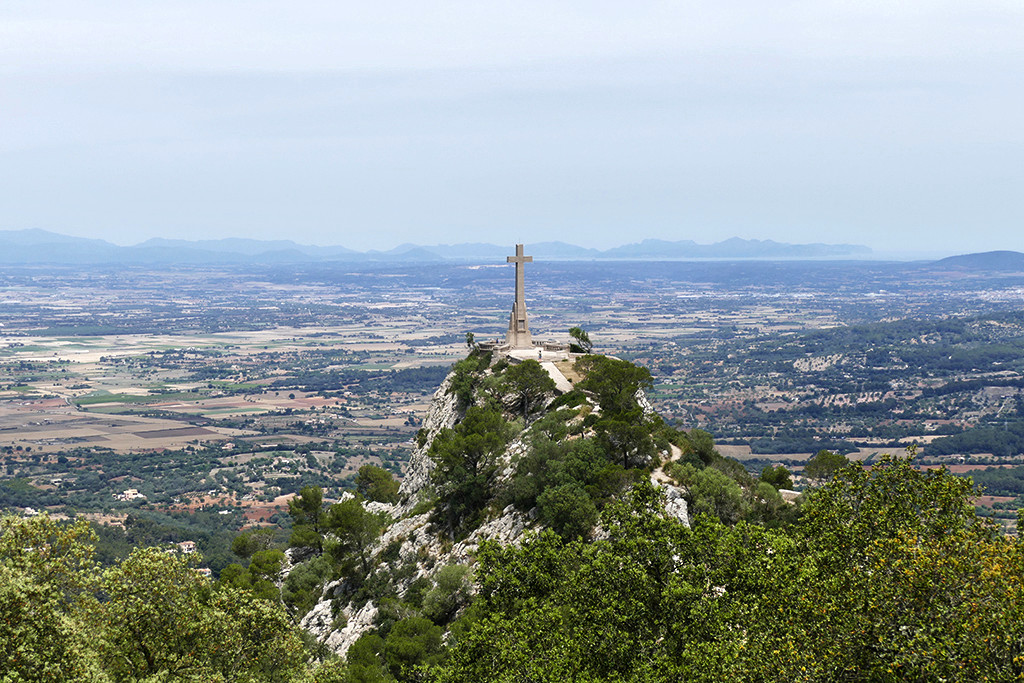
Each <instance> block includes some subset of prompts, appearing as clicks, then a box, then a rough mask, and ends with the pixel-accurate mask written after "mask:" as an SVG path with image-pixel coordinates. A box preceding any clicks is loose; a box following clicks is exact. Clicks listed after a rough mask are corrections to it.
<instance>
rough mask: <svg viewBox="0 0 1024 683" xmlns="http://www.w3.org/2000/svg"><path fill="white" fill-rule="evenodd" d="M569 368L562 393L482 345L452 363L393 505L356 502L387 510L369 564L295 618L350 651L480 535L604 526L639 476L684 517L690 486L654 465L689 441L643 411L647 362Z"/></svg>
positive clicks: (535, 367) (467, 553)
mask: <svg viewBox="0 0 1024 683" xmlns="http://www.w3.org/2000/svg"><path fill="white" fill-rule="evenodd" d="M570 368H571V369H570ZM566 372H567V373H569V374H570V375H572V376H573V377H574V378H575V380H576V381H575V385H574V386H573V387H572V388H570V390H569V391H566V392H562V391H560V390H559V389H558V388H557V387H556V386H555V383H554V381H553V380H552V379H551V377H550V376H549V375H548V374H547V373H546V372H545V371H544V369H543V368H542V367H541V365H540V363H538V362H537V361H536V360H533V359H525V360H519V359H516V358H513V357H509V356H506V355H500V354H495V353H492V352H490V351H482V350H479V349H477V350H474V351H473V352H472V353H470V354H469V356H468V357H466V358H465V359H464V360H462V361H460V362H458V363H456V364H455V366H454V367H453V369H452V371H451V372H450V373H449V374H448V376H447V377H446V378H445V379H444V381H443V382H442V384H441V386H440V387H439V388H438V389H437V391H436V393H435V394H434V398H433V401H432V404H431V407H430V410H429V412H428V414H427V417H426V419H425V421H424V425H423V428H422V429H421V430H420V432H419V435H418V439H417V447H416V450H415V452H414V454H413V455H412V458H411V460H410V463H409V467H408V471H407V474H406V476H405V478H404V480H403V482H402V485H401V488H400V490H399V494H398V498H399V500H398V502H397V503H394V504H383V503H378V502H363V503H362V506H363V510H364V511H365V512H366V513H367V514H374V515H381V516H382V517H383V518H384V519H385V521H384V522H383V523H382V525H381V527H382V531H381V533H380V536H379V537H378V538H377V539H376V540H375V541H373V542H372V544H371V545H370V546H369V547H368V548H367V549H366V557H367V562H366V563H365V571H356V572H354V575H351V576H346V577H343V578H340V579H338V580H336V581H333V582H331V583H329V584H328V585H327V586H326V589H325V590H324V593H323V596H322V597H321V598H320V600H319V601H318V602H317V604H316V605H315V606H314V607H313V608H312V609H311V610H310V611H309V613H308V614H307V615H306V616H305V618H304V619H303V621H302V625H303V626H304V627H305V628H306V629H307V630H309V631H310V632H312V633H313V634H315V635H316V637H317V638H318V639H319V640H321V641H322V642H324V643H325V644H326V645H327V646H328V647H330V648H331V649H332V650H333V651H335V652H337V653H339V654H345V653H346V652H347V651H348V650H349V648H351V647H352V645H353V644H354V643H355V642H356V641H357V640H358V639H359V638H360V637H361V636H363V635H364V634H366V633H368V632H370V631H372V630H373V629H374V628H375V625H376V624H379V622H380V620H381V619H383V618H384V616H382V610H385V611H386V610H388V609H391V608H390V607H389V606H388V605H391V604H392V603H394V602H396V601H397V602H402V601H408V600H410V599H412V600H414V601H415V600H416V599H417V598H415V597H413V596H414V595H415V594H416V591H417V590H420V587H422V586H427V585H433V584H435V583H436V582H437V581H438V580H439V578H440V577H441V576H442V574H444V573H447V574H451V573H452V572H463V574H465V575H467V576H468V572H469V571H470V568H471V567H472V566H473V565H474V564H475V562H476V557H477V554H478V552H479V550H480V548H481V546H482V545H485V544H487V543H498V544H501V545H510V544H511V545H515V544H518V543H519V542H520V540H521V539H522V537H523V535H524V534H525V533H526V532H528V531H531V530H532V531H540V530H542V529H551V530H553V531H554V532H555V533H557V534H558V535H560V536H561V537H562V538H565V539H567V540H570V539H574V538H582V539H587V538H590V537H592V536H594V534H595V533H600V532H599V531H597V530H596V529H597V527H598V524H599V522H598V519H599V513H600V511H601V510H602V509H603V508H604V507H605V506H606V505H607V504H608V503H610V502H612V501H614V500H616V499H618V498H620V497H621V496H622V495H623V494H624V493H625V492H626V491H628V490H629V489H630V488H631V487H632V486H633V485H634V484H635V483H636V482H637V481H641V480H643V481H654V482H656V484H657V485H658V486H659V487H660V488H661V489H662V490H663V492H664V493H665V495H666V496H667V498H668V500H669V501H670V502H671V505H670V506H669V509H670V511H671V514H672V515H673V516H674V518H675V519H677V520H678V521H680V522H681V523H682V524H687V523H688V514H687V504H686V500H685V491H684V490H683V489H681V488H679V487H678V486H676V485H675V484H674V482H673V481H672V479H671V478H670V477H669V476H667V475H666V474H665V473H664V472H662V470H661V467H662V463H663V462H667V461H670V460H671V459H672V458H673V457H676V458H678V457H679V456H681V455H682V454H683V451H684V448H685V447H686V444H685V443H683V442H682V441H680V440H679V438H678V435H679V433H678V432H674V431H673V430H668V429H667V428H666V427H665V426H664V424H663V423H662V421H661V419H660V418H659V417H658V416H657V415H656V414H655V413H654V411H653V410H652V409H651V407H650V404H649V402H648V401H647V399H646V395H645V393H644V390H645V389H646V388H648V387H649V386H650V374H649V373H648V372H647V370H646V369H644V368H640V367H637V366H635V365H633V364H632V363H629V362H627V361H622V360H618V359H614V358H609V357H606V356H598V355H585V356H581V357H579V358H578V359H577V360H575V361H573V362H568V366H567V367H566ZM671 434H675V435H677V436H676V437H675V438H673V437H672V436H671ZM673 441H675V443H674V442H673ZM677 444H679V445H677ZM680 445H682V446H683V448H681V447H680ZM687 450H692V449H687ZM652 473H654V474H653V475H652ZM452 567H455V568H457V569H450V568H452ZM463 589H464V590H465V591H469V590H470V589H469V584H468V583H467V584H466V585H464V586H463ZM467 595H468V593H467ZM457 612H458V607H456V608H455V609H454V611H453V612H452V614H449V615H447V618H448V619H451V618H454V616H455V615H456V613H457Z"/></svg>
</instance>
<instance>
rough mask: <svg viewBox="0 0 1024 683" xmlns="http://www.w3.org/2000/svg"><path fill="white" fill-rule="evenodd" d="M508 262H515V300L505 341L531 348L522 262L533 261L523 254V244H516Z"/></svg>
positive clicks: (510, 344)
mask: <svg viewBox="0 0 1024 683" xmlns="http://www.w3.org/2000/svg"><path fill="white" fill-rule="evenodd" d="M507 262H508V263H514V264H516V300H515V303H513V304H512V315H511V316H510V317H509V319H508V335H507V336H506V337H505V341H506V342H508V345H509V346H511V347H512V348H513V349H532V348H533V339H532V338H531V337H530V323H529V321H528V320H527V318H526V285H525V282H524V268H523V264H524V263H533V257H532V256H523V245H521V244H517V245H516V255H515V256H509V257H508V261H507Z"/></svg>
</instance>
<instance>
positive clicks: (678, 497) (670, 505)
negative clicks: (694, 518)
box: [660, 484, 690, 526]
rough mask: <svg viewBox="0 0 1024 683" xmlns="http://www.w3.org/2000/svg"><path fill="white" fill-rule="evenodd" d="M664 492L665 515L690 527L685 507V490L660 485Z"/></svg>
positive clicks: (688, 514) (668, 485)
mask: <svg viewBox="0 0 1024 683" xmlns="http://www.w3.org/2000/svg"><path fill="white" fill-rule="evenodd" d="M660 486H661V488H662V489H664V490H665V497H666V501H665V513H666V514H668V515H669V516H670V517H675V518H676V519H678V520H679V521H680V522H682V523H683V524H685V525H686V526H690V513H689V509H688V507H687V505H686V489H682V488H679V487H678V486H673V485H671V484H660Z"/></svg>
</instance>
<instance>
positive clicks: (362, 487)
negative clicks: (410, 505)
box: [356, 465, 398, 503]
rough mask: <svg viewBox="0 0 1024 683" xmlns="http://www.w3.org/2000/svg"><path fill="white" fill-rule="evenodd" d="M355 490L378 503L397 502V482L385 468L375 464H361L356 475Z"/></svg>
mask: <svg viewBox="0 0 1024 683" xmlns="http://www.w3.org/2000/svg"><path fill="white" fill-rule="evenodd" d="M356 491H358V492H359V493H360V494H361V495H362V496H363V497H364V498H366V499H367V500H374V501H377V502H379V503H397V502H398V482H397V481H396V480H395V477H394V476H393V475H392V474H391V473H390V472H388V471H387V470H385V469H383V468H381V467H377V466H376V465H363V466H362V467H360V468H359V474H358V475H356Z"/></svg>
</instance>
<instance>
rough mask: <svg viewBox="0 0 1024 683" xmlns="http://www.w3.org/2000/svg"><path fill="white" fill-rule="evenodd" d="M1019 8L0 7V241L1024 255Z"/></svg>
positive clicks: (826, 3)
mask: <svg viewBox="0 0 1024 683" xmlns="http://www.w3.org/2000/svg"><path fill="white" fill-rule="evenodd" d="M1022 126H1024V2H1021V1H1020V0H1006V1H1003V2H996V1H991V0H972V1H971V2H964V1H963V0H956V1H955V2H938V1H936V2H914V1H913V0H887V1H885V2H879V1H875V0H857V1H856V2H853V1H850V2H834V1H832V0H809V1H807V2H790V1H786V0H774V1H771V2H766V1H765V0H753V1H749V2H748V1H737V2H729V1H728V0H726V1H723V0H708V1H703V0H701V1H697V2H685V1H682V0H677V1H675V2H643V1H642V0H632V1H630V2H622V1H621V0H619V1H616V2H603V1H601V0H588V1H587V2H557V1H556V2H552V1H551V0H545V1H544V2H533V1H532V0H515V1H514V2H500V1H488V2H480V1H479V0H475V1H472V2H468V1H467V2H430V1H429V0H414V1H408V2H405V1H394V2H388V1H384V2H375V3H354V2H338V1H337V0H333V1H330V2H327V1H324V2H312V1H310V2H306V1H302V0H290V1H289V2H261V1H260V0H244V1H243V0H239V1H237V2H234V1H223V0H201V1H195V2H193V1H191V0H173V1H172V2H167V1H163V2H157V1H155V0H124V1H121V2H112V1H107V0H89V1H88V2H82V0H68V1H66V2H51V1H49V0H3V2H2V3H0V229H18V228H30V227H37V228H44V229H48V230H54V231H58V232H63V233H67V234H74V235H81V236H89V237H102V238H105V239H109V240H111V241H114V242H117V243H119V244H134V243H137V242H140V241H142V240H144V239H147V238H149V237H157V236H159V237H182V238H188V239H194V238H215V237H235V236H248V237H255V238H265V239H270V238H290V239H294V240H296V241H300V242H305V243H313V244H341V245H345V246H349V247H352V248H356V249H367V248H377V249H387V248H391V247H393V246H396V245H398V244H399V243H402V242H407V241H410V242H417V243H421V244H432V243H439V242H443V243H452V242H462V241H488V242H497V243H511V242H515V241H525V242H536V241H541V240H548V239H561V240H564V241H568V242H574V243H577V244H586V245H592V246H597V247H608V246H613V245H618V244H622V243H627V242H633V241H638V240H639V239H642V238H645V237H655V238H661V239H694V240H697V241H698V242H712V241H717V240H721V239H725V238H728V237H732V236H739V237H745V238H760V239H775V240H779V241H789V242H816V241H822V242H853V243H860V244H866V245H868V246H871V247H873V248H875V249H877V250H908V249H919V250H920V249H934V250H942V251H950V252H952V251H981V250H988V249H1016V250H1021V251H1024V133H1022V130H1024V128H1022Z"/></svg>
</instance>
